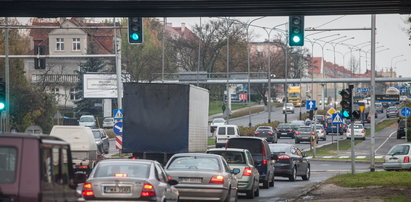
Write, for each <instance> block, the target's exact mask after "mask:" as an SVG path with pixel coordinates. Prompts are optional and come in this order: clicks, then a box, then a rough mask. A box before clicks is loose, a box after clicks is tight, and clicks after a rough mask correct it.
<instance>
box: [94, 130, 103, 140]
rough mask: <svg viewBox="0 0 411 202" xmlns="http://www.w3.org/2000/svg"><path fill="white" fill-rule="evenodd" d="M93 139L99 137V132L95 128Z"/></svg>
mask: <svg viewBox="0 0 411 202" xmlns="http://www.w3.org/2000/svg"><path fill="white" fill-rule="evenodd" d="M93 135H94V139H101V133H100V132H99V131H97V130H93Z"/></svg>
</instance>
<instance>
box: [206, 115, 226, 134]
mask: <svg viewBox="0 0 411 202" xmlns="http://www.w3.org/2000/svg"><path fill="white" fill-rule="evenodd" d="M225 124H227V121H226V120H225V119H223V118H216V119H213V121H212V122H211V124H210V132H212V133H213V132H214V131H215V129H216V128H217V126H223V125H225Z"/></svg>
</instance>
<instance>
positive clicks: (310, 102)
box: [305, 100, 317, 110]
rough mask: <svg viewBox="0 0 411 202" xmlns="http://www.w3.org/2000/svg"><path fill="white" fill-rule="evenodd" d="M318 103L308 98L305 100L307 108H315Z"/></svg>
mask: <svg viewBox="0 0 411 202" xmlns="http://www.w3.org/2000/svg"><path fill="white" fill-rule="evenodd" d="M316 103H317V101H315V100H307V101H305V108H306V109H307V110H313V109H315V107H316Z"/></svg>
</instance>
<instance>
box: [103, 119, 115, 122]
mask: <svg viewBox="0 0 411 202" xmlns="http://www.w3.org/2000/svg"><path fill="white" fill-rule="evenodd" d="M113 121H114V119H104V122H113Z"/></svg>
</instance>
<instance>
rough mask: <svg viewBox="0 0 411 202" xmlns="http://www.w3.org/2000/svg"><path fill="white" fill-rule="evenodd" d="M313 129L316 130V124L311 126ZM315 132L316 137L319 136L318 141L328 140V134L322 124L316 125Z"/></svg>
mask: <svg viewBox="0 0 411 202" xmlns="http://www.w3.org/2000/svg"><path fill="white" fill-rule="evenodd" d="M311 127H312V128H314V124H313V125H311ZM315 131H316V132H317V134H316V135H317V137H318V139H320V140H324V141H326V140H327V135H326V132H325V130H324V126H323V125H321V124H315Z"/></svg>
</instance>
